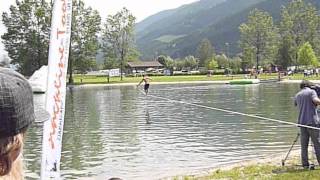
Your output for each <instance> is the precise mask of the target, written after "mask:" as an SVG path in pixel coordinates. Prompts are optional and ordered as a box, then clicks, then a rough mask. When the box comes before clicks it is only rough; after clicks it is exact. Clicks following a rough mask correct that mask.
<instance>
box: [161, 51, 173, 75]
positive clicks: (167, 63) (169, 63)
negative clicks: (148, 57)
mask: <svg viewBox="0 0 320 180" xmlns="http://www.w3.org/2000/svg"><path fill="white" fill-rule="evenodd" d="M157 61H158V62H159V63H160V64H162V65H163V66H164V68H166V69H169V70H170V74H171V75H172V74H173V68H174V66H175V61H174V60H173V59H172V58H171V57H170V56H164V55H161V56H158V57H157Z"/></svg>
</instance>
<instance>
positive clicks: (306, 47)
mask: <svg viewBox="0 0 320 180" xmlns="http://www.w3.org/2000/svg"><path fill="white" fill-rule="evenodd" d="M298 61H299V64H300V65H305V66H310V65H311V66H313V67H317V66H318V65H319V62H318V59H317V57H316V54H315V53H314V51H313V49H312V46H311V44H310V43H309V42H306V43H304V44H303V45H302V46H301V47H300V48H299V51H298Z"/></svg>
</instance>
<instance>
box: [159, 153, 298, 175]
mask: <svg viewBox="0 0 320 180" xmlns="http://www.w3.org/2000/svg"><path fill="white" fill-rule="evenodd" d="M286 153H287V152H283V153H276V154H271V155H269V157H267V156H266V157H262V158H259V159H258V158H255V159H250V160H243V161H240V162H238V163H234V164H228V165H221V166H217V167H213V168H207V169H203V170H198V171H194V172H190V173H186V174H178V175H176V176H171V177H165V178H161V179H159V180H173V179H184V177H186V176H188V177H192V178H202V177H205V176H210V175H211V174H213V173H215V172H217V171H229V170H232V169H233V168H242V167H248V166H253V165H257V166H259V165H275V166H279V167H282V164H281V162H282V159H283V158H284V157H285V155H286ZM297 158H300V149H299V148H297V149H293V150H292V151H291V152H290V155H289V157H288V159H287V160H286V164H285V166H286V167H288V166H293V165H295V164H294V163H296V162H294V161H293V160H294V159H295V160H296V159H297ZM299 162H300V160H299Z"/></svg>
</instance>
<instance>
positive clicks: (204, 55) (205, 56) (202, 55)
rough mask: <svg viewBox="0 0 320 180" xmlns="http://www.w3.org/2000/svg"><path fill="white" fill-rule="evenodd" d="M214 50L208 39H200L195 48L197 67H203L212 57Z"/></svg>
mask: <svg viewBox="0 0 320 180" xmlns="http://www.w3.org/2000/svg"><path fill="white" fill-rule="evenodd" d="M214 53H215V52H214V48H213V46H212V44H211V42H210V41H209V40H208V39H202V41H201V42H200V44H199V46H198V48H197V56H196V57H197V58H198V59H199V66H200V67H204V66H205V65H206V63H207V62H208V61H210V60H211V59H212V57H213V56H214Z"/></svg>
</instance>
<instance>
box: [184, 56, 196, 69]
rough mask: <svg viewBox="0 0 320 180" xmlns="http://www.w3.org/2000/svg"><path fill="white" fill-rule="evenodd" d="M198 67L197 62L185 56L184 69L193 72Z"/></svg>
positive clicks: (193, 58)
mask: <svg viewBox="0 0 320 180" xmlns="http://www.w3.org/2000/svg"><path fill="white" fill-rule="evenodd" d="M197 66H198V61H197V59H196V58H195V57H194V56H187V57H185V58H184V67H185V68H187V69H189V70H193V69H196V68H197Z"/></svg>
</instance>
